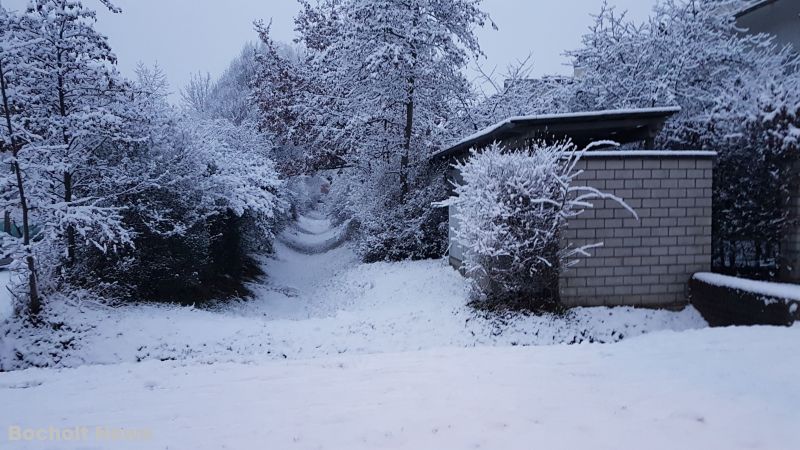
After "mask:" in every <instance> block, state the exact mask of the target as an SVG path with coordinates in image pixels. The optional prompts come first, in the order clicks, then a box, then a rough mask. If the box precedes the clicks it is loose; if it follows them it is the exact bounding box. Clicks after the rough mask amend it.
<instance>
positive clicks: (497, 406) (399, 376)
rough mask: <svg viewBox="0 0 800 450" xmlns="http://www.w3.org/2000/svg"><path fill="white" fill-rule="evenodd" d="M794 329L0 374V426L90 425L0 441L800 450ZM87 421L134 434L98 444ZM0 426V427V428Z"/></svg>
mask: <svg viewBox="0 0 800 450" xmlns="http://www.w3.org/2000/svg"><path fill="white" fill-rule="evenodd" d="M798 354H800V327H797V326H795V327H793V328H730V329H704V330H696V331H685V332H681V333H674V332H663V333H654V334H651V335H648V336H644V337H637V338H635V339H631V340H626V341H624V342H621V343H618V344H613V345H610V344H582V345H573V346H566V345H554V346H540V347H525V348H522V347H481V348H471V349H457V348H449V349H436V350H426V351H421V352H413V353H393V354H376V355H337V356H330V357H323V358H319V359H313V360H305V361H271V362H263V363H259V364H231V363H226V364H214V365H203V364H186V363H181V362H157V361H150V362H144V363H140V364H120V365H111V366H86V367H81V368H78V369H62V370H52V369H48V370H42V369H31V370H26V371H19V372H12V373H6V374H0V404H2V405H3V407H2V408H0V426H3V427H7V426H18V427H21V428H23V429H24V428H47V427H50V426H52V427H56V428H70V427H87V435H86V436H87V438H86V439H87V440H86V441H83V442H81V443H80V444H79V445H76V444H75V443H74V442H73V443H65V442H61V443H42V442H21V441H14V442H9V441H7V440H6V438H7V436H5V435H4V436H2V439H0V447H2V448H4V449H5V448H7V449H44V448H54V449H74V448H109V449H110V448H120V449H123V448H130V449H137V450H147V449H165V448H169V449H187V450H201V449H224V448H228V449H236V450H245V449H271V448H274V449H320V448H321V449H343V450H344V449H346V450H355V449H377V448H381V449H394V448H402V449H414V450H416V449H472V448H484V449H504V450H505V449H526V450H527V449H539V448H541V449H560V448H564V449H567V448H580V449H590V448H591V449H644V448H646V449H676V448H679V449H702V450H709V449H739V448H742V449H744V448H748V449H772V450H778V449H787V450H788V449H797V448H800V434H798V433H797V424H798V423H800V408H798V405H800V384H798V382H797V374H798V373H800V358H797V355H798ZM96 427H103V428H104V429H106V430H108V429H112V428H119V427H122V428H127V429H133V430H137V431H138V434H137V435H138V436H144V439H143V440H137V441H135V442H127V443H126V442H122V443H121V442H102V441H101V442H98V441H97V440H96V437H95V430H96ZM3 433H4V434H6V430H3Z"/></svg>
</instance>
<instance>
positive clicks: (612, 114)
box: [430, 106, 681, 160]
mask: <svg viewBox="0 0 800 450" xmlns="http://www.w3.org/2000/svg"><path fill="white" fill-rule="evenodd" d="M680 111H681V108H680V107H679V106H666V107H656V108H638V109H610V110H598V111H580V112H571V113H562V114H541V115H534V116H517V117H509V118H507V119H505V120H503V121H501V122H498V123H496V124H494V125H490V126H488V127H486V128H484V129H482V130H479V131H477V132H475V133H474V134H472V135H470V136H469V137H467V138H464V139H461V140H459V141H457V142H453V143H451V144H449V145H448V146H447V147H445V148H443V149H441V150H439V151H438V152H436V153H434V154H433V155H432V156H431V158H430V159H432V160H436V159H440V158H447V157H449V156H451V155H453V154H457V153H461V152H463V151H465V150H469V149H470V148H473V147H474V146H475V144H477V143H478V142H481V141H485V140H486V139H491V137H492V136H496V135H497V134H500V133H502V132H504V131H508V130H510V129H513V128H515V127H517V126H518V125H520V124H525V123H532V122H548V121H554V122H558V121H562V122H563V121H576V122H581V121H598V120H617V119H620V118H649V117H656V118H657V117H663V118H664V120H666V119H669V118H670V117H672V116H673V115H675V114H677V113H678V112H680ZM488 142H491V141H488Z"/></svg>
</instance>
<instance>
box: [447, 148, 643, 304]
mask: <svg viewBox="0 0 800 450" xmlns="http://www.w3.org/2000/svg"><path fill="white" fill-rule="evenodd" d="M582 154H583V152H582V151H577V150H576V148H575V146H574V145H573V144H571V143H569V142H563V143H557V144H554V145H545V144H536V145H533V146H532V147H531V148H529V149H528V150H525V151H506V149H505V148H503V147H502V146H500V145H499V144H497V143H495V144H494V145H492V146H491V147H489V148H487V149H486V150H485V151H474V150H473V152H472V154H471V157H470V158H469V159H468V160H467V161H466V162H461V163H458V164H456V165H455V168H456V169H458V170H459V171H460V172H461V177H462V181H461V182H459V183H458V184H457V185H456V186H455V196H453V197H451V198H450V199H449V200H447V201H446V202H444V203H442V205H445V206H449V207H451V208H455V211H456V212H455V218H456V221H457V222H458V224H459V227H458V228H457V229H456V230H455V240H456V241H457V242H458V243H459V244H460V245H461V246H463V248H464V260H463V264H464V266H463V269H464V270H465V271H466V273H467V274H468V275H470V276H471V277H472V278H473V280H474V287H475V288H476V294H477V295H478V298H477V299H478V300H485V301H489V302H492V303H497V302H500V303H503V304H508V305H513V306H518V307H524V308H529V309H533V310H540V309H546V308H551V307H553V306H555V305H557V302H558V278H559V273H560V271H561V270H562V269H564V268H566V267H568V266H570V265H571V264H573V263H574V262H575V261H576V260H577V258H580V257H588V256H590V253H589V251H590V250H591V249H592V248H594V247H597V246H601V245H602V242H598V243H593V244H588V245H584V246H580V247H575V246H572V245H563V243H562V240H561V231H562V229H563V228H564V226H565V225H566V224H567V221H568V220H569V219H570V218H573V217H576V216H578V215H580V214H581V213H582V212H583V211H584V210H585V209H587V208H591V207H592V203H591V200H596V199H611V200H614V201H616V202H617V203H619V204H620V205H622V206H623V207H625V208H626V209H628V211H630V212H631V214H632V215H633V216H636V213H635V212H634V211H633V210H632V209H630V207H628V206H627V205H626V204H625V202H624V201H623V200H622V199H620V198H618V197H615V196H614V195H611V194H606V193H603V192H600V191H598V190H597V189H595V188H592V187H589V186H576V185H574V181H575V178H576V177H577V176H578V175H580V173H581V172H580V171H579V170H577V169H576V164H577V163H578V161H579V160H580V158H581V156H582Z"/></svg>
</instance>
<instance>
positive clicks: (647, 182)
mask: <svg viewBox="0 0 800 450" xmlns="http://www.w3.org/2000/svg"><path fill="white" fill-rule="evenodd" d="M713 156H714V153H713V152H623V151H615V152H588V153H587V154H586V155H585V156H584V158H583V160H582V161H581V162H580V163H579V167H580V168H581V169H582V170H584V173H583V174H582V175H580V177H579V178H578V180H577V182H578V183H579V184H581V183H582V184H584V185H588V186H592V187H595V188H597V189H599V190H601V191H603V192H607V193H611V194H614V195H616V196H618V197H621V198H623V199H624V200H625V201H626V202H627V204H628V205H630V206H631V207H632V208H633V209H634V210H635V211H636V213H637V214H638V216H639V219H638V220H637V219H636V218H633V217H632V216H631V214H630V212H628V211H627V210H625V209H624V208H622V207H621V206H619V205H618V204H617V203H616V202H614V201H612V200H598V201H594V202H593V203H594V205H595V207H594V208H592V209H588V210H587V211H586V212H585V213H584V214H582V215H581V216H580V217H578V218H575V219H572V220H571V221H570V222H569V224H568V227H567V228H566V230H565V231H564V234H563V236H562V239H563V241H564V244H563V245H573V246H581V245H587V244H593V243H598V242H602V243H603V247H601V248H597V249H594V250H592V251H591V253H592V255H593V256H592V257H589V258H585V259H583V260H581V261H579V262H578V264H576V265H575V266H573V267H571V268H568V269H566V270H564V271H563V274H562V277H561V280H560V289H561V299H562V302H563V303H565V304H566V305H568V306H600V305H630V306H647V307H656V306H679V305H683V304H685V303H686V302H687V292H688V281H689V279H690V278H691V276H692V274H694V273H696V272H702V271H709V270H710V268H711V199H712V170H713V169H712V163H713Z"/></svg>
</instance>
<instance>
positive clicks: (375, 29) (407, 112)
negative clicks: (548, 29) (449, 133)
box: [297, 0, 488, 257]
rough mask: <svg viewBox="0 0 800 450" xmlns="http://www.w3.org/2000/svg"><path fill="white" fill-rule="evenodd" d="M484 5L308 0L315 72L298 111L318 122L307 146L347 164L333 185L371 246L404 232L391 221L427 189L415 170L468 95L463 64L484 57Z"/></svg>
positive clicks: (303, 29) (301, 23) (305, 24)
mask: <svg viewBox="0 0 800 450" xmlns="http://www.w3.org/2000/svg"><path fill="white" fill-rule="evenodd" d="M479 6H480V1H479V0H447V1H433V0H411V1H401V0H341V1H340V0H327V1H321V2H317V3H316V4H314V5H312V4H310V3H309V2H303V10H302V11H301V14H300V16H299V17H298V18H297V27H298V30H299V31H300V33H301V42H302V43H303V44H304V45H305V46H306V47H307V48H308V49H309V58H308V62H307V64H308V67H307V68H306V70H307V73H308V74H309V75H310V76H313V82H312V84H311V88H309V89H307V90H306V91H307V95H305V96H304V101H303V102H302V105H301V108H302V109H301V110H300V113H301V115H302V116H303V117H304V119H305V120H308V121H309V122H310V124H311V125H310V133H308V136H309V137H310V139H309V142H308V144H307V146H308V147H309V148H321V149H324V150H325V151H326V152H328V153H329V154H332V155H333V156H334V157H335V158H336V159H338V160H339V161H337V164H336V165H337V167H342V166H347V167H349V168H350V169H349V170H348V171H347V172H345V173H344V174H343V176H341V177H339V178H338V181H337V183H335V184H338V185H339V186H338V187H336V189H340V190H341V191H342V192H348V194H347V196H349V197H350V198H351V200H352V202H351V206H352V207H353V210H352V212H353V215H355V216H356V218H357V219H358V221H359V222H360V223H361V224H362V226H364V227H365V228H363V229H364V230H369V231H368V232H367V234H373V236H372V239H371V241H372V242H379V241H381V240H382V239H383V240H384V241H386V242H389V241H393V240H397V239H398V238H400V237H399V236H397V235H392V234H393V233H392V231H391V230H394V228H395V227H386V226H384V225H386V224H387V223H394V222H407V219H408V218H406V217H403V214H402V213H401V211H402V210H403V207H404V205H406V204H407V202H409V201H411V202H413V201H414V200H412V199H411V197H412V196H413V195H418V194H420V192H421V191H420V190H412V188H411V187H412V185H414V184H415V183H416V181H415V180H414V179H415V177H416V175H417V171H418V169H419V168H421V167H422V165H423V164H425V162H426V161H427V157H428V156H429V155H430V154H431V152H432V150H433V149H434V148H436V147H438V146H439V145H440V144H441V143H442V141H443V139H444V138H445V136H446V132H445V130H446V128H447V127H448V124H449V120H450V119H451V118H452V117H453V116H454V112H453V110H454V108H455V106H456V105H457V100H458V96H459V95H461V94H463V93H464V92H466V91H468V83H467V81H466V79H465V78H464V75H463V73H462V69H463V68H464V67H465V65H466V64H467V63H468V61H469V60H470V58H471V57H475V56H477V55H480V47H479V45H478V41H477V38H476V36H475V34H474V29H475V28H476V27H478V26H482V25H484V23H486V22H487V21H488V17H487V15H486V14H485V13H484V12H482V11H481V10H480V8H479ZM330 159H334V158H330ZM412 191H414V192H412ZM430 200H431V199H428V201H430ZM420 203H423V202H420ZM409 231H411V232H412V233H415V232H416V231H413V230H409ZM384 233H386V234H384ZM381 234H383V237H381ZM401 239H402V238H401ZM376 257H379V256H378V255H376Z"/></svg>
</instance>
